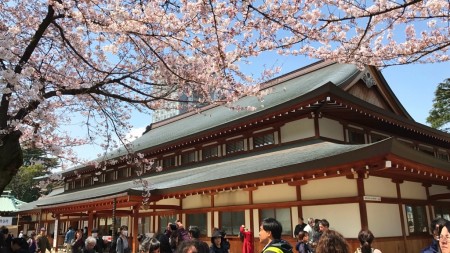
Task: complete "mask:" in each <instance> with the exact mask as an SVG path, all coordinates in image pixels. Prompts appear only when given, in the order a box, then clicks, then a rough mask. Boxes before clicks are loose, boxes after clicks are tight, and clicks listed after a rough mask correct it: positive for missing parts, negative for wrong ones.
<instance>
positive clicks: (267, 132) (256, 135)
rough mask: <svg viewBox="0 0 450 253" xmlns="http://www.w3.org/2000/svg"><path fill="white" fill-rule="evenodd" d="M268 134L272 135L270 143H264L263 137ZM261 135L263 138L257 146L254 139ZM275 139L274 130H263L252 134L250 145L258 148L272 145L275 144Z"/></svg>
mask: <svg viewBox="0 0 450 253" xmlns="http://www.w3.org/2000/svg"><path fill="white" fill-rule="evenodd" d="M269 135H270V136H272V143H268V144H266V141H265V137H266V136H269ZM261 137H262V138H263V143H262V144H261V145H259V146H256V139H258V138H261ZM275 140H276V138H275V131H273V130H272V131H264V132H261V133H258V134H255V135H253V137H252V142H253V143H252V146H253V149H259V148H264V147H269V146H273V145H275Z"/></svg>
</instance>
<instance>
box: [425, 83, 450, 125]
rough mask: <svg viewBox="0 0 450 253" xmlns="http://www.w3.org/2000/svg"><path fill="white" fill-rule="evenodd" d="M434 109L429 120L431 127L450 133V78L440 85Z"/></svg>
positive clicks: (436, 92)
mask: <svg viewBox="0 0 450 253" xmlns="http://www.w3.org/2000/svg"><path fill="white" fill-rule="evenodd" d="M434 96H435V97H434V100H433V109H431V111H430V115H429V116H428V118H427V122H428V123H430V124H431V127H433V128H437V129H440V130H442V131H446V132H450V126H449V124H450V78H448V79H446V80H445V81H444V82H442V83H440V84H439V85H438V87H437V88H436V91H435V93H434Z"/></svg>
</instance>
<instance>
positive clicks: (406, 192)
mask: <svg viewBox="0 0 450 253" xmlns="http://www.w3.org/2000/svg"><path fill="white" fill-rule="evenodd" d="M400 193H401V196H402V199H405V198H406V199H427V192H426V189H425V187H423V186H422V183H416V182H410V181H404V182H403V183H401V184H400Z"/></svg>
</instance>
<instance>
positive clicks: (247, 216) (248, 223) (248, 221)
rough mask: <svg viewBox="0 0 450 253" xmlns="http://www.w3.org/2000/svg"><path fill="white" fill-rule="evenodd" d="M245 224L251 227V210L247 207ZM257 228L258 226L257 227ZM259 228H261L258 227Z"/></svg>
mask: <svg viewBox="0 0 450 253" xmlns="http://www.w3.org/2000/svg"><path fill="white" fill-rule="evenodd" d="M244 217H245V218H244V219H245V220H244V222H245V223H244V225H245V227H246V228H250V210H249V209H245V211H244ZM255 229H256V228H255ZM258 229H259V228H258Z"/></svg>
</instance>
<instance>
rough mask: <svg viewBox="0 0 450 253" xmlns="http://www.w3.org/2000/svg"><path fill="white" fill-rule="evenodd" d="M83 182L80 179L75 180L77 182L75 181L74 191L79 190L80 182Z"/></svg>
mask: <svg viewBox="0 0 450 253" xmlns="http://www.w3.org/2000/svg"><path fill="white" fill-rule="evenodd" d="M82 181H83V180H81V179H77V180H75V182H74V183H75V187H74V189H80V188H81V182H82Z"/></svg>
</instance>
